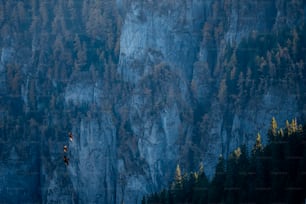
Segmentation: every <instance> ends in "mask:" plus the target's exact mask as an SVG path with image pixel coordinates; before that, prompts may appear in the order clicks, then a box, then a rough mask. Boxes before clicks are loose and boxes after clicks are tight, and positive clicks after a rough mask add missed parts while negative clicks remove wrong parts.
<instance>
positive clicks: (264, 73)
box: [0, 0, 306, 203]
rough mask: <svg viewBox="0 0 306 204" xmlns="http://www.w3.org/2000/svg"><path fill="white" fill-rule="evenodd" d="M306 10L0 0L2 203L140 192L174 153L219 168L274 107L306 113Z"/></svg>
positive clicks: (265, 4)
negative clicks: (66, 161)
mask: <svg viewBox="0 0 306 204" xmlns="http://www.w3.org/2000/svg"><path fill="white" fill-rule="evenodd" d="M305 11H306V4H305V2H304V1H302V0H295V1H285V0H273V1H272V0H271V1H254V0H245V1H239V0H219V1H213V0H211V1H210V0H190V1H187V0H186V1H185V0H184V1H173V0H161V1H159V2H158V3H156V2H154V1H152V0H144V1H140V0H116V1H114V0H103V1H85V0H84V1H83V0H80V1H71V0H67V1H61V2H55V1H54V2H50V1H44V0H42V1H35V0H34V1H29V2H27V1H20V2H16V1H5V2H0V36H1V37H0V104H1V106H0V129H1V132H0V133H1V136H0V159H1V162H0V203H1V202H4V203H19V202H30V203H35V202H39V203H60V202H62V203H140V201H141V198H142V196H143V195H144V194H146V193H151V192H155V191H158V190H160V189H161V188H162V187H165V186H167V185H168V184H169V182H170V181H171V180H172V178H173V173H174V170H175V166H176V164H177V163H180V166H181V167H182V170H183V171H186V172H187V171H194V170H196V168H197V165H198V164H199V163H200V162H201V161H202V162H203V163H204V166H205V172H206V173H207V174H208V175H210V176H211V175H212V174H213V172H214V168H215V164H216V162H217V158H218V156H219V155H220V154H223V155H225V156H227V155H228V154H230V152H231V151H232V150H233V149H235V148H237V146H239V145H242V144H246V145H247V147H251V146H252V145H253V144H254V140H255V135H256V133H257V132H258V131H260V132H261V133H262V135H264V134H265V132H266V131H267V129H268V128H269V123H270V119H271V118H272V116H274V117H276V118H277V120H278V121H279V123H284V121H285V120H286V119H291V118H293V117H298V119H299V120H301V121H304V114H305V107H304V104H303V101H305V93H304V92H305V91H304V90H305V88H306V85H305V83H304V80H303V79H304V78H305V77H306V76H305V65H304V64H305V60H306V59H305V55H304V52H305V48H304V47H305V43H306V40H305V37H304V35H303V34H304V33H305V30H306V29H305V25H304V24H305V15H306V12H305ZM68 132H72V133H73V135H74V139H73V141H72V142H71V141H69V138H68ZM263 140H264V141H265V140H266V138H263ZM63 145H68V153H66V154H64V152H63ZM64 155H66V156H67V157H68V158H69V165H68V166H65V164H64V163H63V156H64ZM15 195H18V196H15ZM33 195H35V196H33Z"/></svg>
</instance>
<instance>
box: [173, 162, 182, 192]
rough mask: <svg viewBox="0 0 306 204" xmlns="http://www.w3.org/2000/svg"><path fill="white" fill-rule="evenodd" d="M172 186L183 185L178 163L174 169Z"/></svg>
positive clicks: (180, 186)
mask: <svg viewBox="0 0 306 204" xmlns="http://www.w3.org/2000/svg"><path fill="white" fill-rule="evenodd" d="M173 187H174V188H179V189H181V188H182V187H183V177H182V173H181V168H180V165H179V164H178V165H177V166H176V169H175V176H174V185H173Z"/></svg>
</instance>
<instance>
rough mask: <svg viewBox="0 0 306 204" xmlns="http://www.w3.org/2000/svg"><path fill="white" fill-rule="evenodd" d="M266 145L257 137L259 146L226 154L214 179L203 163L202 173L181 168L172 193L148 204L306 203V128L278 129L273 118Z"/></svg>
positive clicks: (149, 198)
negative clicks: (209, 177)
mask: <svg viewBox="0 0 306 204" xmlns="http://www.w3.org/2000/svg"><path fill="white" fill-rule="evenodd" d="M267 136H268V138H269V142H268V144H267V145H265V146H263V144H262V142H261V135H260V133H257V135H256V137H255V139H254V140H255V141H254V146H253V148H252V149H251V150H249V151H248V150H247V148H246V146H244V145H242V146H241V147H238V148H237V149H236V150H234V151H233V152H232V154H231V155H230V156H229V157H228V158H227V159H225V158H224V157H223V156H222V155H220V157H219V162H218V164H217V166H216V170H215V174H214V176H213V178H212V180H209V179H208V178H207V176H206V175H205V169H204V168H205V167H204V166H203V164H202V163H201V164H200V166H199V169H198V170H197V171H196V172H191V173H189V174H188V173H187V172H186V173H182V171H181V168H180V166H179V165H177V167H176V171H175V176H174V180H173V182H172V184H171V185H170V186H169V188H168V189H164V190H163V191H161V192H159V193H154V194H151V195H147V196H145V197H144V198H143V200H142V203H146V204H149V203H164V204H166V203H169V204H170V203H233V204H236V203H304V201H305V198H306V183H305V181H306V148H305V145H306V125H304V126H302V125H298V124H297V121H296V119H293V120H292V122H291V123H289V121H286V125H285V128H278V125H277V121H276V120H275V118H272V121H271V127H270V129H269V131H268V133H267Z"/></svg>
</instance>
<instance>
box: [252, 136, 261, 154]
mask: <svg viewBox="0 0 306 204" xmlns="http://www.w3.org/2000/svg"><path fill="white" fill-rule="evenodd" d="M262 149H263V147H262V144H261V135H260V134H259V133H257V137H256V142H255V144H254V146H253V149H252V153H253V154H256V152H257V151H262Z"/></svg>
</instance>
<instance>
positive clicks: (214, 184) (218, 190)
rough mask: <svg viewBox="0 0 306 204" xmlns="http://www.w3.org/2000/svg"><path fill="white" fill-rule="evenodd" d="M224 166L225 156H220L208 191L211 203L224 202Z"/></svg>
mask: <svg viewBox="0 0 306 204" xmlns="http://www.w3.org/2000/svg"><path fill="white" fill-rule="evenodd" d="M224 166H225V164H224V159H223V156H222V155H220V157H219V162H218V164H217V166H216V171H215V175H214V177H213V179H212V181H211V184H210V185H209V189H208V201H209V202H210V203H221V202H223V201H224V181H225V178H226V177H225V169H224Z"/></svg>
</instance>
